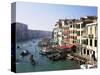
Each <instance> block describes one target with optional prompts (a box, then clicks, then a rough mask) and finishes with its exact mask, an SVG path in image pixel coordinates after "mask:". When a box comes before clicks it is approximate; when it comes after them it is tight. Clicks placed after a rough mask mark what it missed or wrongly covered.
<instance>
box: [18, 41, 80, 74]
mask: <svg viewBox="0 0 100 75" xmlns="http://www.w3.org/2000/svg"><path fill="white" fill-rule="evenodd" d="M39 41H40V40H39V39H35V41H34V42H33V41H32V40H30V41H25V42H19V43H17V44H16V72H36V71H53V70H71V69H80V64H79V63H78V62H77V61H71V60H59V61H52V60H49V59H48V58H46V56H42V55H40V54H39V52H40V48H39V47H38V42H39ZM17 46H20V48H17ZM23 50H28V51H29V52H30V53H31V54H33V57H34V60H35V61H36V64H35V65H32V64H31V63H30V61H29V57H28V56H25V57H20V53H21V52H22V51H23Z"/></svg>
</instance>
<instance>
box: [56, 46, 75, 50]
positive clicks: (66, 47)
mask: <svg viewBox="0 0 100 75" xmlns="http://www.w3.org/2000/svg"><path fill="white" fill-rule="evenodd" d="M73 47H76V46H75V45H67V46H58V48H60V49H71V48H73Z"/></svg>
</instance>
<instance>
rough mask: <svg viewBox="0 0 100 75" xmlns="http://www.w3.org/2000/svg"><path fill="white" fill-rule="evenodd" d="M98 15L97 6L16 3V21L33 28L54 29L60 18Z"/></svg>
mask: <svg viewBox="0 0 100 75" xmlns="http://www.w3.org/2000/svg"><path fill="white" fill-rule="evenodd" d="M84 16H97V7H90V6H79V5H78V6H76V5H75V6H74V5H63V4H45V3H33V2H32V3H31V2H17V3H16V22H21V23H24V24H27V25H28V28H29V29H32V30H45V31H52V30H53V28H54V25H55V24H56V22H57V21H58V20H59V19H65V18H66V19H67V18H68V19H70V18H73V19H75V18H76V19H77V18H79V17H84Z"/></svg>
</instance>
